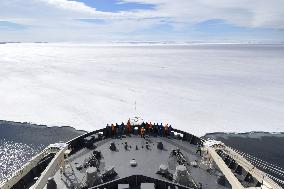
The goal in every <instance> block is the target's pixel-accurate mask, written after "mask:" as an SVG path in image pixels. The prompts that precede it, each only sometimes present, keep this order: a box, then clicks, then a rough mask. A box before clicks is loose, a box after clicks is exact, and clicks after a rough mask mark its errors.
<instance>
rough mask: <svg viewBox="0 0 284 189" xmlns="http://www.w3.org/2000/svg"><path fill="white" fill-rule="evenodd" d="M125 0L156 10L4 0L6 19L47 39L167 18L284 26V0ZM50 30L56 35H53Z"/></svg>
mask: <svg viewBox="0 0 284 189" xmlns="http://www.w3.org/2000/svg"><path fill="white" fill-rule="evenodd" d="M121 2H122V3H129V2H130V3H143V4H145V3H146V4H153V5H154V9H149V10H132V11H121V12H102V11H98V10H96V8H93V7H89V6H87V5H86V4H84V3H82V2H77V1H74V0H73V1H68V0H25V1H22V0H0V20H5V21H10V22H15V23H19V24H24V25H27V26H30V27H28V28H29V29H27V31H25V32H23V31H21V32H22V33H21V35H22V36H24V37H28V38H36V37H39V36H42V37H43V38H46V39H49V38H57V39H60V38H61V39H62V40H64V39H65V38H66V40H67V39H68V38H67V37H66V36H70V35H77V36H78V38H81V37H82V38H84V36H86V35H87V36H88V37H89V38H94V36H99V38H100V39H101V37H102V36H104V34H108V35H111V34H112V35H113V38H115V35H118V34H119V33H129V32H132V31H139V30H140V29H145V28H146V29H147V28H151V27H153V26H157V25H159V24H161V22H162V21H164V20H166V21H167V22H168V23H169V24H171V25H172V26H173V27H175V28H179V30H182V29H183V27H189V26H192V25H194V24H196V23H199V22H202V21H206V20H211V19H222V20H225V21H226V22H227V23H230V24H233V25H237V26H243V27H255V28H274V29H284V9H283V8H282V7H284V1H283V0H270V1H267V0H218V1H212V0H175V1H172V0H121ZM106 3H107V1H106ZM76 19H104V20H106V22H105V24H104V25H102V24H100V25H98V24H96V23H83V22H79V21H75V20H76ZM0 32H1V31H0ZM65 32H69V33H68V34H66V33H65ZM48 34H52V35H55V36H47V35H48ZM18 35H19V34H17V32H14V33H3V32H2V33H1V35H0V40H3V38H5V37H11V38H13V37H14V38H15V37H16V36H17V37H19V38H21V36H18ZM25 35H26V36H25ZM91 35H92V36H91ZM105 37H107V38H112V37H110V36H105ZM86 38H87V37H86Z"/></svg>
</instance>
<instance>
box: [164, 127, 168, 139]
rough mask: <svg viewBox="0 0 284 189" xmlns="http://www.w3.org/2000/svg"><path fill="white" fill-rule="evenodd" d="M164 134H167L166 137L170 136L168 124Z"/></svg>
mask: <svg viewBox="0 0 284 189" xmlns="http://www.w3.org/2000/svg"><path fill="white" fill-rule="evenodd" d="M164 133H165V136H168V134H169V125H168V124H166V126H165V127H164Z"/></svg>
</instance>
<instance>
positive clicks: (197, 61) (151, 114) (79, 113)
mask: <svg viewBox="0 0 284 189" xmlns="http://www.w3.org/2000/svg"><path fill="white" fill-rule="evenodd" d="M135 102H136V111H135ZM135 115H138V116H140V117H142V118H143V119H144V120H150V121H153V122H157V121H158V122H163V123H170V124H172V125H173V126H174V127H177V128H180V129H184V130H187V131H188V132H191V133H195V134H197V135H202V134H204V133H208V132H217V131H223V132H245V131H272V132H275V131H284V46H282V45H188V46H181V45H180V46H174V45H172V46H167V45H144V46H143V45H123V46H119V45H113V46H112V45H106V46H100V45H90V44H5V45H0V119H2V120H12V121H22V122H25V121H26V122H32V123H38V124H47V125H49V126H52V125H70V126H73V127H75V128H77V129H84V130H88V131H90V130H94V129H97V128H101V127H103V126H105V125H106V124H107V123H111V122H121V121H126V120H127V119H128V118H129V117H133V116H135Z"/></svg>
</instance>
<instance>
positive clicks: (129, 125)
mask: <svg viewBox="0 0 284 189" xmlns="http://www.w3.org/2000/svg"><path fill="white" fill-rule="evenodd" d="M126 133H127V134H130V133H131V123H130V119H128V121H127V124H126Z"/></svg>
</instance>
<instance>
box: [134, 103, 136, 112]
mask: <svg viewBox="0 0 284 189" xmlns="http://www.w3.org/2000/svg"><path fill="white" fill-rule="evenodd" d="M134 109H135V113H136V100H135V103H134Z"/></svg>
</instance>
